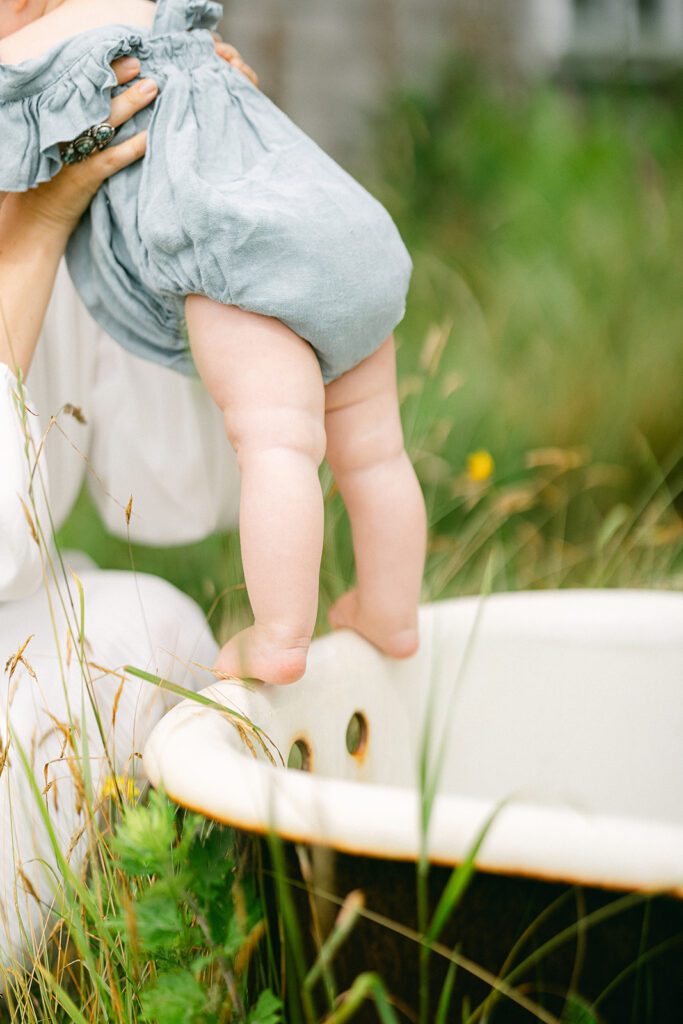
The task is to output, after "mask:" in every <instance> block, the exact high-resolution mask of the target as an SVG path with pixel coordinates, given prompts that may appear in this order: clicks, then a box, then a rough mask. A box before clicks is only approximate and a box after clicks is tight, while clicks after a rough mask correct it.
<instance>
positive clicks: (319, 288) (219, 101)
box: [0, 0, 412, 383]
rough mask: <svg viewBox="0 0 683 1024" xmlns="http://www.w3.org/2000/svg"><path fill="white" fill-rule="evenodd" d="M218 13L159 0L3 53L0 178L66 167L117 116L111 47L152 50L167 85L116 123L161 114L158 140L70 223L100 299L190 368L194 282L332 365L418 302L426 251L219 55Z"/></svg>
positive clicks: (82, 289)
mask: <svg viewBox="0 0 683 1024" xmlns="http://www.w3.org/2000/svg"><path fill="white" fill-rule="evenodd" d="M220 15H221V7H220V5H219V4H217V3H211V2H209V0H159V2H158V4H157V11H156V18H155V21H154V25H153V27H152V29H151V30H149V31H148V30H144V31H143V30H140V29H134V28H131V27H130V26H125V25H109V26H106V27H104V28H99V29H93V30H89V31H87V32H84V33H82V34H80V35H78V36H76V37H74V38H73V39H70V40H68V41H67V42H66V43H63V44H60V46H59V47H57V48H55V49H53V50H51V51H50V52H49V53H48V54H46V55H44V56H43V57H40V58H38V59H37V60H32V61H26V62H24V63H23V64H20V65H17V66H8V65H0V139H2V148H1V150H0V190H2V191H14V192H18V191H25V190H26V189H29V188H31V187H33V186H35V185H37V184H38V183H40V182H42V181H46V180H48V179H50V178H52V177H53V176H54V175H55V174H56V173H57V172H58V171H59V169H60V167H61V156H60V148H59V143H60V142H64V141H68V140H71V139H73V138H74V137H76V136H77V135H79V134H80V133H81V132H82V131H84V130H85V129H87V128H88V127H90V126H91V125H93V124H96V123H98V122H100V121H104V120H106V119H107V117H108V115H109V111H110V94H111V90H112V88H113V87H114V86H115V84H116V83H115V79H114V75H113V72H112V71H111V67H110V64H111V61H112V60H114V59H115V58H117V57H120V56H123V55H128V54H131V55H133V56H135V57H138V58H139V59H140V61H141V63H142V73H143V75H148V76H152V77H154V78H155V79H156V80H157V82H158V83H159V86H160V93H159V96H158V98H157V100H156V102H155V103H154V104H153V106H152V107H151V108H150V109H148V110H145V111H142V112H141V113H139V114H138V115H136V116H135V117H134V118H133V119H132V121H130V122H128V123H127V124H126V125H125V126H124V127H123V129H122V130H121V132H120V134H119V138H120V139H123V138H126V137H128V136H130V135H132V134H134V133H135V132H137V131H139V130H141V129H143V128H148V130H149V143H148V152H147V155H146V157H145V158H144V160H142V161H140V162H139V163H137V164H135V165H134V166H132V167H130V168H127V169H126V170H124V171H121V172H120V173H119V174H117V175H115V176H114V177H113V178H111V179H110V180H109V181H108V182H106V183H105V184H104V185H103V186H102V188H101V189H100V191H99V192H98V194H97V196H96V198H95V199H94V200H93V202H92V204H91V206H90V209H89V211H88V213H87V214H86V216H85V217H84V218H83V220H82V221H81V223H80V225H79V227H78V228H77V229H76V231H75V233H74V235H73V236H72V239H71V241H70V244H69V247H68V251H67V260H68V265H69V270H70V273H71V276H72V278H73V280H74V283H75V285H76V287H77V289H78V291H79V293H80V295H81V296H82V298H83V300H84V302H85V305H86V306H87V308H88V309H89V310H90V312H91V314H92V315H93V316H94V318H95V319H96V320H97V321H98V323H99V324H101V326H102V327H103V328H104V329H105V330H106V331H107V332H108V333H109V334H110V335H111V336H112V337H113V338H115V339H116V340H117V341H118V342H120V344H121V345H123V346H124V347H125V348H127V349H129V350H130V351H131V352H133V353H135V354H136V355H139V356H143V357H145V358H148V359H151V360H154V361H157V362H160V363H163V364H165V365H167V366H171V367H173V368H174V369H177V370H179V371H181V372H185V373H192V372H194V367H193V363H192V358H191V355H190V351H189V345H188V338H187V329H186V326H185V317H184V298H185V296H187V295H190V294H195V293H197V294H203V295H207V296H209V297H210V298H212V299H215V300H217V301H218V302H222V303H226V304H230V305H236V306H239V307H240V308H241V309H244V310H248V311H250V312H255V313H262V314H265V315H267V316H272V317H276V318H277V319H279V320H281V321H282V322H283V323H285V324H286V325H287V326H288V327H290V328H291V329H292V330H293V331H295V332H296V333H297V334H298V335H300V337H302V338H304V339H305V340H306V341H308V342H309V343H310V344H311V345H312V347H313V348H314V350H315V352H316V354H317V356H318V359H319V361H320V365H321V370H322V374H323V379H324V380H325V382H326V383H327V382H329V381H331V380H334V379H335V378H336V377H338V376H339V375H340V374H342V373H344V372H346V371H347V370H349V369H351V368H352V367H353V366H355V365H357V364H358V363H359V362H361V361H362V360H363V359H365V358H366V357H367V356H368V355H370V354H371V353H372V352H373V351H374V350H375V349H376V348H377V347H378V346H379V345H380V344H381V343H382V341H384V339H385V338H387V337H388V336H389V334H391V332H392V331H393V329H394V328H395V327H396V325H397V324H398V323H399V322H400V320H401V319H402V318H403V315H404V312H405V301H406V294H407V291H408V285H409V282H410V275H411V271H412V264H411V260H410V257H409V255H408V252H407V250H406V248H405V246H404V244H403V242H402V241H401V238H400V235H399V233H398V231H397V229H396V226H395V225H394V223H393V221H392V219H391V217H390V216H389V214H388V213H387V212H386V210H385V209H384V207H383V206H381V204H380V203H378V202H377V200H375V199H374V198H373V197H372V196H371V195H370V194H369V193H368V192H366V191H365V189H363V188H362V187H361V186H360V185H359V184H358V183H357V182H356V181H355V180H354V179H353V178H351V177H350V176H349V175H348V174H347V173H346V172H345V171H344V170H342V169H341V167H339V166H338V164H336V163H335V162H334V161H333V160H332V159H331V158H330V157H328V156H327V155H326V154H325V153H324V152H323V151H322V150H321V149H320V148H319V147H318V146H317V145H316V144H315V143H314V142H313V141H312V140H311V139H310V138H308V136H306V135H305V134H304V133H303V132H302V131H301V130H300V129H299V128H297V127H296V126H295V125H294V124H293V123H292V122H291V121H290V120H289V118H287V117H286V116H285V114H283V113H282V111H280V110H279V109H278V108H277V107H276V106H274V104H273V103H271V102H270V101H269V100H268V99H267V97H266V96H264V95H263V93H261V92H260V91H259V90H258V89H257V88H255V86H253V85H252V84H251V82H249V81H248V80H247V79H246V78H245V77H244V76H243V75H242V74H241V73H240V72H239V71H237V70H235V69H234V68H232V67H231V66H230V65H228V64H226V63H225V61H223V60H221V59H220V58H218V57H217V56H216V54H215V51H214V44H213V39H212V36H211V32H210V30H211V29H212V28H214V27H215V25H216V24H217V23H218V20H219V18H220Z"/></svg>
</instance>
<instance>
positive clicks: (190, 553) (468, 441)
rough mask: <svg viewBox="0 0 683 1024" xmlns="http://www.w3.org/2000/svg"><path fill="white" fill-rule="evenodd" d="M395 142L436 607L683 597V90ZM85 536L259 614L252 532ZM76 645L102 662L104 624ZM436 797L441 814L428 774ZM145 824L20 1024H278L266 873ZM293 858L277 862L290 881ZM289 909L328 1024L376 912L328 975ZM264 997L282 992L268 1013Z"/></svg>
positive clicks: (80, 526)
mask: <svg viewBox="0 0 683 1024" xmlns="http://www.w3.org/2000/svg"><path fill="white" fill-rule="evenodd" d="M377 140H378V145H377V152H378V160H377V163H376V166H375V169H374V171H373V173H372V174H371V175H368V179H369V180H370V181H371V182H372V183H373V185H374V187H375V189H376V190H377V191H378V192H379V194H380V195H381V197H382V198H383V199H384V201H385V202H386V203H387V204H388V205H389V207H390V208H391V209H392V211H393V213H394V215H395V216H396V218H397V220H398V222H399V225H400V227H401V229H402V231H403V233H404V235H405V237H406V239H407V241H408V243H409V245H410V248H411V251H412V252H413V255H414V260H415V275H414V282H413V287H412V293H411V300H410V305H409V311H408V315H407V318H406V320H405V322H404V324H403V325H402V326H401V328H400V330H399V332H398V337H399V343H400V351H399V366H400V377H401V391H402V396H403V418H404V424H405V429H406V437H407V443H408V446H409V448H410V451H411V454H412V456H413V458H414V461H415V464H416V467H417V470H418V473H419V475H420V479H421V481H422V484H423V487H424V490H425V495H426V498H427V503H428V507H429V512H430V521H431V542H430V552H429V563H428V570H427V574H426V580H425V597H426V598H428V599H437V598H441V597H445V596H449V595H454V594H465V593H474V592H480V591H481V590H482V588H485V589H486V590H489V589H490V590H494V591H495V590H506V589H519V588H535V589H538V588H546V587H565V586H636V587H646V586H647V587H649V586H651V587H680V586H681V585H682V584H683V528H682V524H681V518H680V511H679V510H680V507H681V505H680V501H681V498H680V494H681V487H682V485H683V469H682V466H681V456H682V455H683V403H682V402H681V388H680V382H681V380H682V379H683V345H682V344H681V340H682V339H683V301H682V294H681V293H682V288H681V282H682V281H683V244H682V243H683V173H682V172H683V122H682V121H681V119H680V115H679V104H678V102H677V98H676V96H675V95H672V96H666V95H655V94H653V93H640V92H636V91H630V90H627V89H623V90H621V91H620V90H613V91H611V92H606V91H602V92H599V91H596V92H594V93H592V94H582V93H579V92H576V91H574V92H572V91H562V90H560V89H553V88H534V89H532V90H528V91H526V90H522V89H517V91H516V92H514V93H513V94H509V95H505V94H503V93H502V92H500V90H498V89H496V88H494V87H490V86H483V85H482V84H481V83H478V82H477V81H476V77H475V76H473V75H472V74H470V73H469V72H468V73H465V72H464V71H462V70H460V69H457V68H456V69H452V70H449V69H447V70H446V73H445V74H444V77H443V82H442V87H441V89H440V91H439V92H438V93H437V94H435V95H434V96H432V97H429V98H425V97H419V96H405V95H404V96H401V97H398V98H397V99H396V100H395V101H394V103H393V104H392V106H391V108H390V109H389V111H388V112H387V115H386V117H384V118H383V119H382V121H381V122H380V123H379V124H378V126H377ZM480 450H483V451H485V452H487V453H489V454H490V456H491V458H492V463H491V465H492V467H493V469H492V472H491V473H490V474H488V475H487V473H486V472H484V473H483V474H481V473H480V474H477V473H476V472H473V471H472V469H473V467H472V466H470V470H469V471H468V457H469V456H470V455H471V454H472V453H474V452H477V451H480ZM486 462H487V460H486V459H484V460H482V462H481V466H483V467H484V469H486ZM477 475H479V476H482V475H483V476H484V477H485V478H484V479H476V477H477ZM323 480H324V486H325V491H326V495H327V502H326V509H327V537H326V549H325V556H324V562H323V567H322V573H321V613H320V619H319V631H324V630H325V628H326V627H325V613H326V609H327V607H329V604H330V602H331V601H332V600H333V599H334V598H335V597H336V596H337V595H338V594H339V593H340V592H341V591H342V589H344V588H345V587H346V586H348V584H349V582H350V581H351V579H352V574H353V565H352V557H351V547H350V538H349V530H348V524H347V522H346V519H345V516H344V512H343V508H342V506H341V503H340V500H339V497H338V496H337V495H336V494H335V493H334V489H333V487H332V484H331V480H330V479H329V475H328V474H327V473H326V472H324V473H323ZM60 541H61V543H62V544H63V545H65V546H75V547H81V548H83V549H84V550H86V551H88V552H89V553H90V554H91V555H92V556H93V557H94V558H95V560H96V561H98V562H99V563H100V564H101V565H103V566H111V567H116V568H131V566H132V565H134V566H135V568H136V569H137V570H139V571H145V572H153V573H158V574H159V575H162V576H165V577H167V578H168V579H170V580H171V581H172V582H174V583H176V584H177V585H178V586H180V587H181V588H182V589H183V590H185V591H186V592H187V593H189V594H190V595H191V596H192V597H194V598H196V599H197V600H198V601H199V602H200V603H201V604H202V605H203V606H204V608H206V609H207V610H211V611H212V613H213V614H212V622H213V623H214V625H215V627H216V630H217V633H218V634H219V636H220V637H224V636H227V634H228V633H229V632H232V631H233V630H235V629H236V628H238V627H239V626H240V625H241V624H242V623H243V622H244V621H245V619H246V617H247V615H248V607H247V601H246V594H245V592H244V587H243V578H242V574H241V569H240V566H239V546H238V541H237V539H236V538H235V537H234V536H230V537H218V538H211V539H209V540H206V541H204V542H202V543H201V544H197V545H195V546H193V547H186V548H180V549H171V550H165V551H160V550H152V549H143V548H138V547H135V548H132V549H131V548H130V547H129V545H128V544H127V543H126V542H125V541H119V540H114V539H112V538H110V537H107V536H106V534H105V532H104V530H103V528H102V526H101V524H100V523H99V521H98V520H97V516H96V513H95V511H94V508H93V507H92V505H91V504H90V502H89V501H88V499H87V497H85V496H83V497H82V499H81V501H80V502H79V505H78V507H77V509H76V511H75V512H74V514H73V516H72V518H71V520H70V521H69V523H67V525H66V526H65V527H64V529H63V530H62V532H61V536H60ZM73 628H74V637H75V641H76V642H75V647H77V640H78V623H74V627H73ZM424 764H425V765H426V764H427V758H426V756H425V759H424ZM425 771H426V768H425ZM423 783H424V786H423V789H424V792H425V794H431V791H432V783H431V782H430V779H429V778H427V776H426V775H425V778H424V779H423ZM124 803H125V801H124ZM120 804H121V800H120V794H117V793H114V794H113V796H112V798H111V803H110V805H106V807H105V810H106V813H105V815H104V819H101V818H97V817H96V816H95V815H94V813H93V816H92V819H91V821H90V828H91V844H92V849H91V857H90V868H89V872H90V874H89V884H88V885H87V886H86V885H84V882H83V880H82V879H80V878H78V877H73V878H72V877H70V876H69V875H68V870H67V869H66V868H65V869H64V872H65V878H66V879H67V896H68V898H67V900H66V901H65V904H64V907H63V908H62V913H63V915H64V916H63V920H62V923H61V926H60V927H59V928H58V930H57V936H56V938H57V941H56V943H54V945H55V946H56V947H57V948H58V950H59V952H58V953H55V951H54V950H53V951H52V952H51V953H50V954H49V955H48V954H46V953H43V954H41V955H40V956H38V957H37V959H36V969H35V972H34V977H33V978H32V979H31V984H30V985H29V986H26V985H25V984H24V983H23V982H17V987H16V989H15V997H14V998H15V1004H16V1009H15V1011H14V1013H13V1016H12V1020H13V1021H17V1022H18V1021H21V1022H22V1024H23V1022H28V1024H37V1022H38V1021H41V1022H42V1021H49V1022H52V1024H56V1022H60V1024H61V1022H65V1021H78V1022H81V1021H82V1020H86V1021H88V1022H93V1024H104V1022H105V1021H117V1022H121V1024H133V1022H136V1024H137V1022H140V1024H142V1022H145V1021H152V1020H157V1019H163V1020H164V1024H174V1022H175V1021H178V1022H181V1021H186V1020H187V1021H191V1020H201V1021H210V1022H212V1021H227V1020H241V1021H251V1022H252V1024H256V1022H259V1021H260V1022H261V1024H277V1022H278V1021H280V1020H281V1019H282V1015H281V1012H280V1009H279V1002H278V997H277V995H273V993H279V992H280V988H279V982H280V978H279V971H278V965H277V964H274V963H273V962H272V960H271V959H269V957H268V955H267V948H268V944H267V937H263V936H261V938H260V940H259V936H260V935H261V932H262V930H263V928H262V925H261V924H260V923H259V922H260V916H261V912H260V910H259V902H258V898H257V894H256V891H255V888H254V884H253V882H254V877H255V876H253V875H250V874H249V872H247V873H246V874H245V872H244V870H243V868H242V866H241V863H240V860H239V856H238V854H237V852H236V850H235V849H234V847H233V843H232V838H231V837H230V835H229V834H228V833H227V832H225V831H224V830H220V829H216V828H214V827H212V826H210V825H207V823H205V822H202V821H200V820H199V819H196V818H194V817H193V816H189V817H187V818H183V816H180V817H178V816H175V815H174V814H173V813H172V812H171V810H170V808H169V805H168V804H167V803H166V802H165V801H164V799H163V798H162V797H155V798H153V799H152V801H151V802H150V804H149V805H148V806H146V807H145V806H142V807H136V808H133V809H132V810H129V811H128V812H126V813H125V815H124V819H123V824H120V821H121V814H122V811H121V806H120ZM428 804H429V801H427V805H426V815H427V818H428V813H429V806H428ZM117 828H118V838H117V839H116V841H115V842H113V843H112V842H111V832H112V831H115V830H116V829H117ZM278 856H279V853H278V849H277V845H276V846H275V847H274V849H273V857H274V860H275V861H276V863H277V858H278ZM422 870H423V872H424V871H426V865H425V864H423V866H422ZM470 874H471V872H470V865H469V864H468V863H466V864H465V865H464V866H463V870H462V873H461V874H460V875H459V876H457V875H456V876H454V878H453V879H452V880H451V882H450V883H449V886H448V889H447V890H446V891H445V893H444V897H443V900H442V901H441V903H439V910H438V918H437V919H432V920H430V919H429V915H428V913H427V909H426V908H425V907H424V906H423V907H422V916H421V930H422V936H423V937H422V939H421V938H420V936H419V935H418V936H417V937H416V939H415V941H416V954H415V955H416V957H418V956H420V955H421V956H422V960H423V964H424V967H425V971H426V969H427V963H428V959H429V955H432V954H430V953H429V950H427V949H426V947H425V939H424V936H425V935H428V936H430V938H431V939H434V941H436V938H437V937H438V933H439V928H440V927H441V925H442V923H443V920H445V918H446V917H447V916H448V915H449V914H450V913H451V912H452V911H453V909H454V908H455V906H456V905H457V902H458V900H459V898H460V896H461V894H462V893H463V892H464V890H465V888H466V886H467V882H468V881H469V878H470ZM280 900H281V903H280V911H281V921H282V922H283V928H284V932H285V935H286V937H287V942H288V944H289V948H290V964H291V963H292V959H291V958H292V957H294V962H295V967H296V970H295V973H294V974H292V975H290V996H289V997H288V998H290V1000H293V999H294V998H295V997H294V996H292V995H291V992H292V990H294V991H295V993H296V994H297V995H296V1000H295V1001H296V1002H297V1005H298V1006H299V1007H300V1012H301V1019H302V1020H305V1021H306V1024H311V1022H312V1021H313V1022H315V1021H316V1020H318V1019H320V1014H321V1013H322V1012H323V1011H322V1009H321V1007H322V1006H323V1005H324V1004H325V999H324V996H325V993H326V992H327V994H328V996H329V990H328V987H327V981H328V979H327V966H328V960H331V959H333V955H334V952H335V950H336V948H337V946H338V945H339V944H340V943H341V942H343V941H345V940H346V938H347V936H348V934H350V932H351V930H352V927H353V923H354V921H355V920H356V919H357V918H358V917H359V916H361V915H362V909H361V908H359V907H357V906H352V907H350V908H349V907H347V908H346V915H345V916H343V917H342V918H341V919H340V923H338V925H337V928H336V930H335V932H333V936H332V938H331V939H330V940H329V941H330V942H331V945H328V946H326V947H325V948H324V950H321V951H320V952H319V954H318V959H317V961H316V962H315V963H314V964H309V963H306V962H304V960H302V953H301V950H300V945H299V940H298V938H297V925H296V922H295V921H293V920H292V911H291V906H290V904H289V902H288V898H287V891H286V887H285V888H284V889H282V891H281V892H280ZM388 926H389V925H388ZM420 946H421V948H422V949H423V952H422V954H420V953H419V948H420ZM257 948H258V950H259V953H258V955H257V953H256V950H257ZM434 948H436V946H434ZM245 951H246V952H245ZM445 952H446V954H449V951H448V950H446V951H445ZM451 955H452V954H451ZM297 958H298V966H297ZM455 962H456V960H455V959H454V960H453V963H455ZM255 964H256V965H257V966H256V967H254V965H255ZM254 970H255V971H256V974H255V975H254V974H253V973H250V972H253V971H254ZM292 970H294V968H292ZM454 970H455V968H454ZM297 977H298V982H294V981H292V979H295V978H297ZM254 978H255V979H256V980H254ZM453 980H455V985H456V987H457V976H456V975H452V976H451V978H450V981H453ZM263 992H265V993H270V994H266V995H261V996H260V1000H261V1001H260V1002H259V995H260V993H263ZM448 996H449V993H448V992H446V993H445V995H444V999H443V1003H442V1005H441V1006H440V1007H433V1008H432V1010H433V1012H434V1013H436V1014H437V1015H438V1019H439V1020H442V1019H444V1020H445V1019H448V1018H447V1004H448ZM366 998H371V999H374V1002H375V1006H376V1008H377V1013H378V1015H379V1018H380V1019H381V1020H383V1021H393V1020H394V1019H395V1018H394V1016H393V1011H392V1009H391V1005H390V1004H389V1003H387V999H386V993H385V990H384V987H383V985H382V982H381V979H377V978H375V977H374V976H372V975H363V976H362V977H361V978H360V979H358V981H357V983H356V985H355V986H354V989H353V991H352V992H351V993H350V994H349V996H348V998H347V1000H346V1002H344V1003H342V1004H333V1005H334V1007H335V1008H334V1009H330V1013H332V1014H333V1016H329V1017H328V1018H327V1019H328V1020H330V1021H334V1020H336V1021H342V1020H347V1019H348V1020H350V1019H353V1017H354V1015H355V1014H356V1012H357V1010H358V1009H359V1007H360V1006H361V1005H362V1004H363V1001H364V1000H365V999H366ZM425 1000H426V997H425ZM499 1002H500V1000H499ZM314 1003H315V1006H314V1005H313V1004H314ZM160 1005H161V1006H162V1007H163V1010H160V1009H159V1006H160ZM292 1005H293V1004H292ZM169 1008H171V1009H169ZM475 1009H476V1008H472V1010H473V1012H475ZM297 1012H299V1011H297ZM567 1012H568V1014H570V1016H568V1017H567V1019H568V1020H569V1019H572V1020H577V1021H578V1020H582V1021H585V1022H586V1024H588V1022H590V1021H592V1016H591V1014H590V1012H589V1011H588V1010H587V1009H586V1008H584V1007H583V1006H581V1005H579V1002H576V1005H575V1006H574V1007H573V1008H572V1009H571V1010H568V1011H567ZM334 1014H336V1015H334ZM572 1015H573V1016H572ZM288 1020H289V1018H288ZM292 1020H294V1018H292ZM643 1024H645V1022H643Z"/></svg>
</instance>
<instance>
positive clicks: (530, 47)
mask: <svg viewBox="0 0 683 1024" xmlns="http://www.w3.org/2000/svg"><path fill="white" fill-rule="evenodd" d="M567 4H568V0H224V8H225V18H224V22H223V35H224V37H225V38H226V39H228V40H229V41H230V42H232V43H234V44H235V45H236V46H237V47H238V48H239V49H240V50H241V51H242V52H243V54H244V56H245V58H246V59H247V60H248V61H249V63H251V64H252V65H253V66H254V67H255V68H256V70H257V71H258V73H259V75H260V77H261V81H262V85H263V88H264V89H265V91H266V92H267V94H268V95H269V96H270V97H271V98H272V99H273V100H274V101H275V102H276V103H277V104H278V105H279V106H281V107H282V108H283V109H284V110H285V111H286V112H287V113H288V114H289V115H290V116H291V117H292V118H293V119H294V120H295V121H297V123H299V124H300V125H301V126H302V128H304V129H305V130H306V131H307V132H309V134H311V135H312V136H313V137H314V138H315V139H316V140H317V141H318V142H319V143H320V144H321V145H322V146H323V147H324V148H326V149H328V150H329V151H331V152H332V153H333V154H334V155H336V156H337V157H339V158H342V159H343V158H344V157H346V158H349V159H355V158H357V157H358V156H359V155H362V152H363V147H364V132H365V129H366V124H367V117H366V115H367V113H368V112H371V111H372V110H373V109H375V108H376V107H377V105H378V104H380V103H381V102H382V99H383V97H384V96H385V95H386V93H387V90H389V89H390V88H392V87H393V86H395V85H396V84H399V83H400V84H410V83H419V84H423V85H427V86H428V85H429V82H430V81H431V79H432V78H433V76H434V74H435V73H436V72H437V70H438V66H439V62H440V60H441V59H442V58H443V57H444V56H445V55H446V54H448V53H452V52H453V50H454V49H456V48H458V49H460V50H466V51H471V52H481V53H484V54H486V55H487V58H488V59H491V60H493V61H494V62H496V63H510V64H514V63H526V64H530V65H534V66H543V64H544V62H545V61H547V60H548V59H553V56H554V53H555V51H556V50H557V48H558V45H559V46H561V45H563V44H564V42H565V41H566V31H567V24H566V21H567V16H566V11H567Z"/></svg>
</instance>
